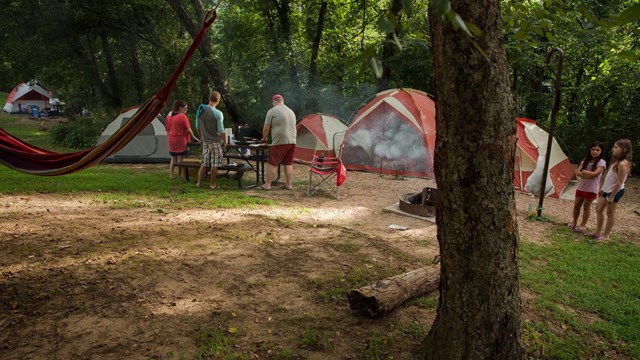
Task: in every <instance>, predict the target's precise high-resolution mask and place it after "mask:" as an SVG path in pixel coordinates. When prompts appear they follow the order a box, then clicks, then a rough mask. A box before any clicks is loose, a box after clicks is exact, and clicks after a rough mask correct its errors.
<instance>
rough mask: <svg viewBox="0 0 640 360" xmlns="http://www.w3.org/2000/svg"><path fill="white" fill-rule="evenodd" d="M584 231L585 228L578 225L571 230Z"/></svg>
mask: <svg viewBox="0 0 640 360" xmlns="http://www.w3.org/2000/svg"><path fill="white" fill-rule="evenodd" d="M585 231H587V229H585V228H581V227H579V226H575V227H574V228H573V232H577V233H583V232H585Z"/></svg>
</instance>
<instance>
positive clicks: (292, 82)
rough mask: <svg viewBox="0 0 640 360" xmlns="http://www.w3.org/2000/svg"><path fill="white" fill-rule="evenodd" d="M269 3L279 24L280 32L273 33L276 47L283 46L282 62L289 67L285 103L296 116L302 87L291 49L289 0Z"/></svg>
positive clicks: (300, 104)
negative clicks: (287, 97)
mask: <svg viewBox="0 0 640 360" xmlns="http://www.w3.org/2000/svg"><path fill="white" fill-rule="evenodd" d="M271 1H272V4H273V6H274V7H275V9H276V12H277V14H278V22H279V24H280V31H276V32H274V36H275V37H276V39H277V43H276V46H282V44H285V46H286V48H285V51H284V52H282V53H283V54H284V55H285V56H284V58H283V59H282V60H283V61H285V62H286V63H287V64H288V65H289V66H288V67H289V69H288V70H289V84H288V87H289V89H288V92H289V94H290V97H289V99H290V100H287V103H288V105H289V106H290V107H291V108H292V110H293V111H294V112H295V113H296V114H300V113H301V110H302V99H301V98H300V94H301V93H302V87H301V85H300V79H299V77H298V68H297V66H298V65H297V62H296V55H295V54H296V51H295V49H294V47H293V34H292V33H291V21H290V17H289V6H290V3H289V0H280V1H278V0H271Z"/></svg>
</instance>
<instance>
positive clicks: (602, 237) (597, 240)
mask: <svg viewBox="0 0 640 360" xmlns="http://www.w3.org/2000/svg"><path fill="white" fill-rule="evenodd" d="M605 240H609V238H607V237H604V236H598V237H597V238H594V239H593V241H595V242H597V243H598V242H600V241H605Z"/></svg>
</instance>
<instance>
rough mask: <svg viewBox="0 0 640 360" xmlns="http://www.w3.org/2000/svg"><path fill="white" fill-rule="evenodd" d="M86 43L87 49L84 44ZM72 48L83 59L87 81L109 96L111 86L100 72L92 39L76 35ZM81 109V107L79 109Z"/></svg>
mask: <svg viewBox="0 0 640 360" xmlns="http://www.w3.org/2000/svg"><path fill="white" fill-rule="evenodd" d="M83 43H85V44H86V49H85V47H84V46H83V45H82V44H83ZM71 48H72V49H73V52H74V53H75V55H76V56H77V57H78V58H79V59H81V60H82V63H83V64H84V69H85V75H84V76H85V77H86V80H87V81H86V83H87V84H89V86H93V85H95V86H97V87H98V89H99V93H100V95H102V96H104V97H107V96H109V88H108V87H107V85H106V84H105V82H104V79H103V77H102V74H101V73H100V70H99V67H98V62H97V61H96V58H95V55H94V54H96V53H97V51H96V50H95V49H94V47H93V43H92V40H88V39H83V37H80V36H78V37H76V38H75V41H73V42H71ZM78 111H80V109H78Z"/></svg>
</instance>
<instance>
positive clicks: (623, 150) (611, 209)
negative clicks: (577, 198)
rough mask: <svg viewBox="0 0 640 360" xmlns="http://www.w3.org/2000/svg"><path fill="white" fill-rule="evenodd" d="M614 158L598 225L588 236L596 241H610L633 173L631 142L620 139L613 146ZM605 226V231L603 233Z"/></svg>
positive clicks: (602, 194) (601, 197)
mask: <svg viewBox="0 0 640 360" xmlns="http://www.w3.org/2000/svg"><path fill="white" fill-rule="evenodd" d="M612 152H613V156H612V157H611V167H610V168H609V171H608V172H607V176H606V177H605V178H604V184H603V185H602V190H601V191H600V197H599V198H598V205H597V206H596V212H597V214H598V217H597V219H598V224H597V227H596V231H595V232H594V233H593V234H587V235H588V236H591V237H592V238H594V239H595V240H596V242H598V241H601V240H608V239H609V233H610V232H611V229H612V228H613V224H614V223H615V215H616V207H617V205H618V202H619V201H620V199H621V198H622V195H624V182H625V181H626V180H627V176H628V175H629V173H630V172H631V154H632V149H631V141H630V140H629V139H620V140H618V141H616V143H615V144H614V145H613V150H612ZM605 208H606V209H607V212H606V215H607V216H606V217H607V219H606V223H605V211H604V210H605ZM603 225H604V231H603Z"/></svg>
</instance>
